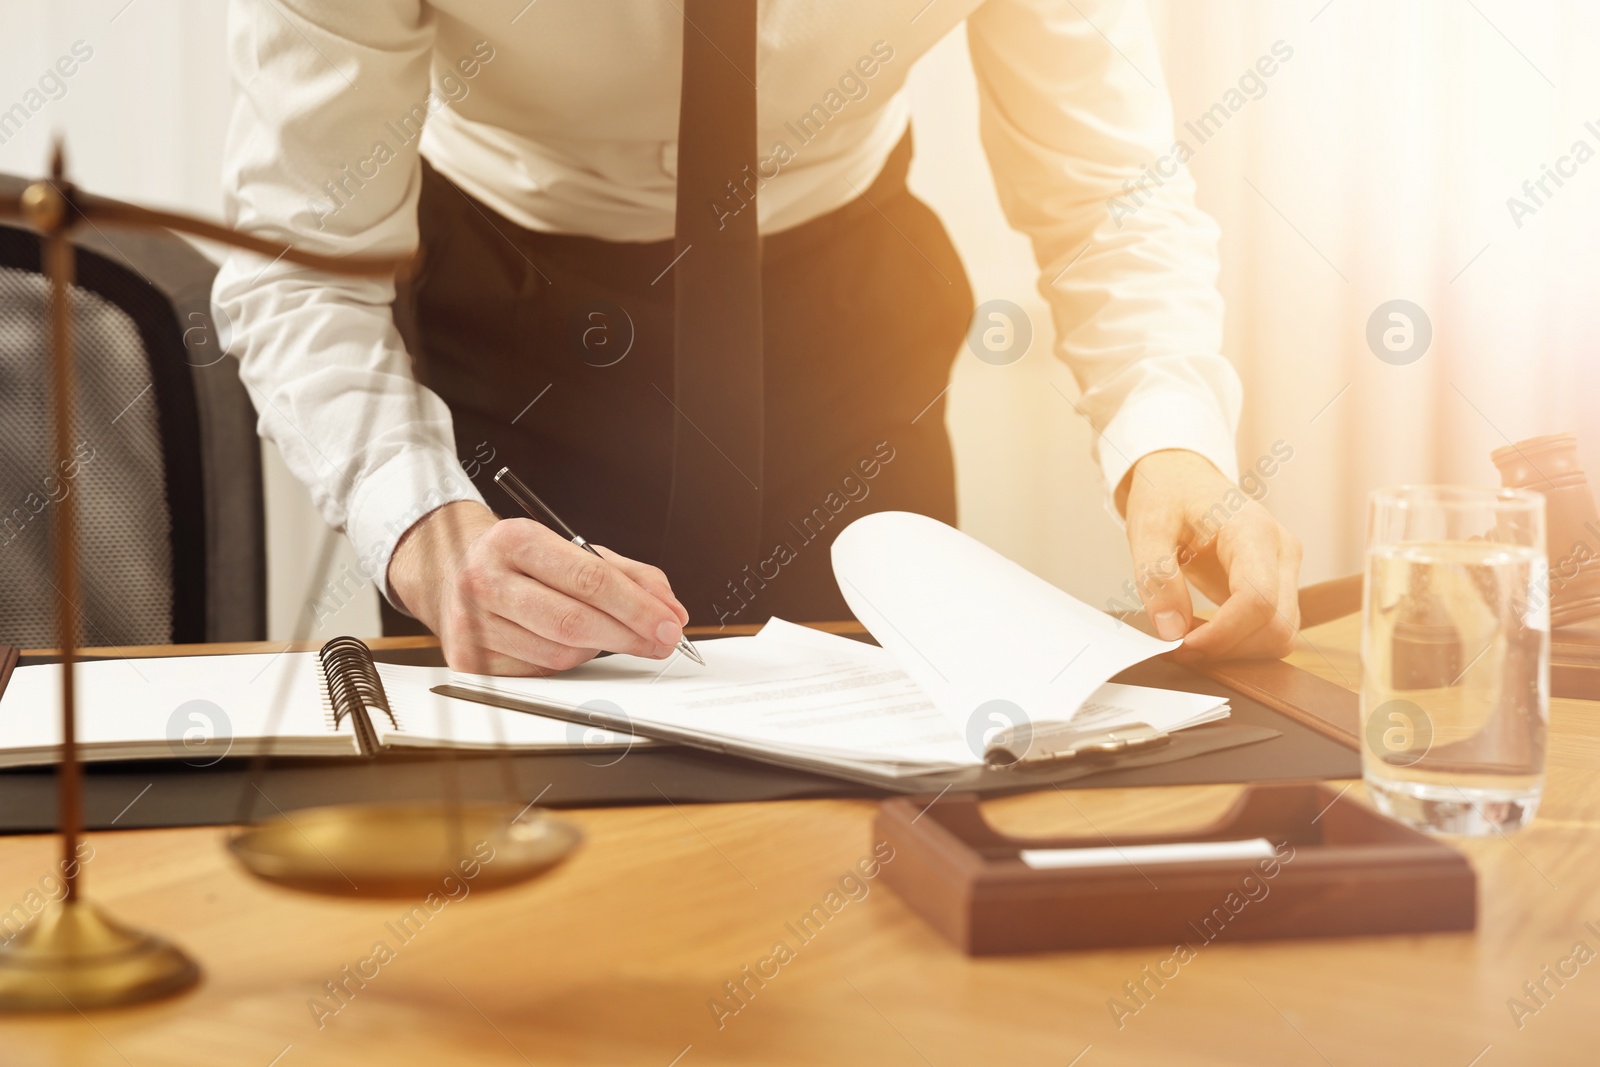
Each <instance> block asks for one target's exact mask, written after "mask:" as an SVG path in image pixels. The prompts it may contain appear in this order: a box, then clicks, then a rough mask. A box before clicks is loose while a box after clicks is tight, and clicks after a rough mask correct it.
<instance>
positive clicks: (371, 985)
mask: <svg viewBox="0 0 1600 1067" xmlns="http://www.w3.org/2000/svg"><path fill="white" fill-rule="evenodd" d="M1356 636H1357V635H1356V622H1355V620H1354V619H1347V620H1342V621H1340V622H1336V623H1330V624H1328V625H1326V626H1322V627H1318V628H1317V629H1315V630H1312V631H1310V632H1309V633H1308V634H1307V635H1306V639H1304V640H1302V643H1301V648H1300V650H1299V651H1298V652H1296V653H1295V656H1294V659H1295V661H1296V662H1298V663H1299V664H1300V665H1301V666H1303V667H1305V668H1307V669H1308V670H1311V671H1315V672H1318V673H1321V674H1323V675H1325V676H1327V677H1329V678H1332V679H1335V680H1339V679H1341V678H1342V679H1344V680H1346V681H1347V682H1354V681H1355V679H1356V678H1357V662H1356V655H1355V647H1356ZM1552 728H1553V738H1552V744H1551V748H1550V764H1549V784H1548V791H1547V793H1546V797H1545V805H1544V809H1543V811H1541V813H1540V815H1539V818H1538V820H1537V822H1536V824H1535V825H1534V827H1533V828H1532V829H1530V830H1528V831H1527V832H1524V833H1522V834H1520V835H1517V836H1515V837H1509V838H1498V837H1497V838H1493V839H1488V840H1475V841H1463V842H1459V843H1458V844H1459V847H1460V848H1462V849H1463V850H1464V851H1465V852H1466V853H1467V855H1468V856H1470V857H1471V860H1472V863H1473V866H1474V867H1475V868H1476V869H1477V872H1478V877H1479V880H1480V882H1479V896H1480V902H1481V916H1480V920H1479V928H1478V930H1477V932H1476V933H1473V934H1447V935H1430V936H1416V937H1390V938H1353V939H1344V940H1323V941H1288V942H1278V943H1253V944H1252V943H1245V942H1239V943H1234V944H1230V943H1229V942H1228V939H1227V936H1226V934H1224V935H1223V936H1222V937H1221V938H1219V939H1218V940H1217V941H1215V942H1213V943H1211V944H1209V945H1205V946H1203V947H1200V948H1199V950H1198V953H1197V955H1196V957H1195V958H1194V959H1192V960H1190V961H1189V962H1188V963H1186V964H1184V965H1183V966H1182V967H1181V969H1180V970H1179V972H1178V974H1177V976H1176V977H1175V978H1172V979H1170V980H1168V981H1166V982H1165V984H1164V985H1163V986H1161V987H1160V988H1155V987H1154V985H1153V984H1151V983H1147V988H1152V989H1155V991H1154V993H1153V995H1150V996H1148V997H1146V998H1145V999H1144V1004H1143V1006H1142V1007H1140V1008H1139V1010H1138V1011H1137V1013H1136V1014H1133V1015H1127V1014H1125V1013H1124V1015H1123V1018H1122V1020H1121V1024H1122V1025H1121V1026H1120V1027H1119V1025H1118V1024H1117V1022H1116V1021H1115V1019H1114V1016H1113V1012H1112V1010H1111V1008H1110V1007H1109V1006H1108V1002H1109V1001H1110V999H1111V998H1113V997H1122V998H1123V1001H1124V1003H1125V1004H1127V1005H1129V1006H1132V1004H1133V1002H1132V1001H1131V1000H1129V999H1128V998H1127V994H1126V990H1125V988H1124V983H1127V982H1133V981H1138V980H1141V979H1142V977H1143V969H1144V968H1145V967H1146V966H1150V967H1152V968H1153V967H1154V966H1155V965H1156V964H1157V963H1158V962H1159V961H1161V960H1163V959H1165V958H1166V957H1168V956H1169V955H1170V954H1171V953H1170V951H1168V950H1165V949H1157V948H1143V949H1130V950H1124V951H1108V952H1089V953H1079V954H1052V955H1044V956H1038V957H1033V958H1018V959H1004V960H992V959H991V960H978V961H974V960H969V959H966V958H964V957H963V956H961V955H960V954H959V953H957V952H955V951H954V950H952V949H951V948H950V947H949V946H948V945H946V944H945V943H944V942H943V941H941V940H940V939H939V938H938V937H937V936H936V935H935V934H934V933H933V932H932V931H931V930H929V929H928V928H927V927H925V926H924V925H923V924H922V923H921V921H920V920H919V919H918V918H917V917H916V916H915V915H913V914H911V913H910V912H909V911H908V910H907V909H906V908H905V907H904V906H903V905H902V904H901V903H900V901H899V900H898V899H896V898H895V897H894V895H893V894H892V893H891V892H890V891H889V890H888V889H887V888H886V887H884V886H882V885H880V884H876V883H868V885H869V887H870V891H869V892H868V894H867V895H866V896H865V897H864V898H862V899H860V900H859V901H854V902H851V903H849V904H848V905H847V906H846V907H845V908H844V909H843V910H841V911H840V912H839V913H838V914H837V915H836V916H834V917H833V919H832V920H831V921H829V923H828V924H827V926H826V927H825V929H824V930H823V931H822V933H821V934H820V935H818V936H817V937H816V939H815V940H813V941H811V942H810V943H809V944H805V945H803V946H802V947H800V948H799V949H798V951H797V953H796V954H795V957H794V958H793V959H791V960H790V961H789V962H787V963H786V964H784V965H783V966H782V967H781V969H780V970H779V971H778V973H777V975H776V977H774V978H772V979H770V980H767V981H766V982H765V985H764V986H763V987H761V988H756V987H755V983H754V982H753V981H752V982H750V983H749V985H748V988H750V989H753V990H754V992H753V994H751V995H749V996H748V999H747V1001H746V1003H745V1004H744V1006H743V1007H740V1008H739V1010H738V1012H737V1014H731V1015H730V1014H724V1016H723V1018H722V1020H721V1025H720V1026H719V1025H718V1022H717V1021H716V1019H715V1017H714V1013H713V1010H712V1009H711V1007H710V1004H711V1002H712V1000H713V998H721V999H722V1000H723V1001H724V1003H725V1004H726V1005H727V1006H728V1007H730V1008H731V1007H734V1006H737V1005H735V1004H734V1003H733V1002H731V1001H729V1000H728V999H727V993H726V989H725V986H724V983H726V982H729V981H734V982H738V981H741V980H743V978H744V974H743V968H744V967H745V966H746V965H751V966H754V965H755V964H756V963H757V961H758V960H761V959H762V958H764V957H767V956H768V955H770V953H771V951H772V948H773V945H774V943H775V942H777V941H778V940H779V939H780V938H784V939H788V940H791V941H792V940H793V938H792V937H790V936H789V935H788V933H787V931H786V929H785V924H786V923H789V922H791V921H793V920H795V919H797V918H798V917H799V916H800V915H802V914H803V913H805V912H807V911H808V910H810V908H811V906H812V905H813V904H815V903H818V902H819V901H820V900H821V899H822V897H823V896H824V895H825V894H826V893H827V892H828V891H829V889H830V888H833V887H834V886H835V885H836V884H837V882H838V881H839V879H840V878H841V877H842V876H843V875H845V874H846V873H847V872H849V871H851V870H852V868H853V867H854V866H855V864H856V862H857V861H858V860H859V859H861V858H863V857H865V856H867V855H868V854H869V853H870V852H871V849H872V842H871V840H870V839H869V827H870V823H871V818H872V814H873V805H872V804H871V803H869V802H865V801H796V802H786V803H771V804H727V805H706V806H691V805H680V806H672V805H661V806H658V807H649V808H632V809H622V810H616V809H612V810H591V811H577V812H571V813H569V814H568V816H567V817H569V818H572V819H574V820H576V821H577V822H578V823H580V824H581V825H582V827H583V830H584V832H585V833H586V834H587V836H588V844H587V846H586V847H585V848H584V849H583V850H582V852H581V853H580V854H579V855H578V856H577V857H576V858H575V859H574V860H573V861H572V862H571V863H570V864H569V865H568V866H567V867H566V868H565V869H563V870H562V871H560V872H559V873H558V874H556V875H554V876H552V877H551V878H550V879H548V880H547V881H543V882H538V883H534V884H532V885H529V886H526V887H524V888H521V889H517V890H511V891H508V892H505V893H501V894H498V895H491V894H483V895H480V896H469V897H468V898H466V899H465V900H462V901H461V902H459V903H452V904H449V905H448V906H446V907H445V908H443V909H442V910H441V911H440V912H439V913H438V914H437V915H435V916H433V917H432V918H431V919H430V920H429V921H428V923H427V924H426V925H425V926H424V927H423V928H422V929H421V930H420V932H418V933H416V934H415V935H414V936H413V937H412V939H411V940H410V941H409V942H407V943H400V942H399V940H398V939H397V938H396V937H394V935H393V934H392V933H391V932H390V930H389V928H388V927H386V925H385V924H386V923H391V922H393V921H394V920H396V919H398V918H399V917H400V915H401V914H402V913H404V912H405V911H407V910H408V909H407V907H405V906H402V905H399V904H396V903H370V904H368V903H338V902H329V901H326V900H322V899H317V898H312V897H305V896H298V895H295V894H292V893H288V892H283V891H279V890H275V889H272V888H269V887H267V886H264V885H261V884H260V883H257V882H254V881H252V880H250V879H249V878H247V877H246V876H245V875H244V874H242V873H241V872H240V870H239V869H238V868H237V867H235V866H234V865H233V863H232V862H231V861H230V860H229V858H228V856H227V854H226V853H225V852H224V851H223V847H222V845H223V840H224V838H225V836H226V833H225V832H224V831H222V830H220V829H216V828H208V829H189V830H143V831H130V832H120V833H96V834H92V835H90V840H91V841H92V843H93V845H94V849H95V855H94V859H93V860H92V862H90V863H89V864H88V865H87V867H86V875H85V877H86V885H87V888H88V890H89V892H90V893H91V894H92V895H93V896H94V897H95V898H96V899H98V900H99V901H100V902H102V903H104V904H106V905H108V906H109V907H110V908H111V909H112V911H113V913H114V914H116V915H117V916H119V917H122V918H124V919H126V920H128V921H130V922H133V923H136V924H140V925H144V926H148V927H150V928H152V929H155V930H158V931H162V932H165V933H167V934H169V935H171V936H173V937H175V938H177V939H178V940H179V941H181V943H182V944H183V945H185V946H186V947H187V948H188V949H189V950H190V951H191V952H192V953H193V954H194V955H195V956H196V957H197V958H198V959H199V960H200V961H201V964H202V966H203V967H204V968H205V981H204V984H203V985H202V986H201V987H200V988H199V989H198V990H197V991H196V992H194V993H193V994H191V995H188V996H185V997H182V998H179V999H177V1000H174V1001H170V1002H167V1003H162V1004H157V1005H153V1006H147V1007H142V1008H137V1009H129V1010H122V1011H115V1012H104V1013H95V1014H93V1015H90V1016H84V1015H79V1014H66V1015H61V1016H54V1017H45V1018H28V1019H22V1020H11V1021H4V1022H0V1063H3V1064H6V1065H13V1064H62V1065H69V1064H70V1065H74V1067H78V1065H82V1067H94V1065H102V1064H104V1065H114V1067H127V1065H134V1067H144V1065H147V1064H194V1065H206V1067H212V1065H217V1064H246V1065H253V1067H268V1065H274V1064H275V1065H279V1067H302V1065H310V1064H369V1063H370V1064H383V1065H386V1067H400V1065H404V1064H419V1065H429V1067H432V1065H437V1064H445V1063H451V1064H453V1063H472V1064H486V1065H489V1064H512V1065H516V1064H539V1065H544V1064H607V1065H632V1064H640V1065H644V1067H672V1065H674V1064H676V1065H679V1067H702V1065H706V1064H805V1065H808V1067H809V1065H820V1064H875V1065H876V1064H884V1065H897V1064H905V1065H917V1064H930V1065H936V1067H946V1065H956V1064H1003V1065H1014V1064H1052V1065H1057V1067H1068V1065H1073V1064H1076V1065H1080V1067H1100V1065H1102V1064H1135V1063H1137V1064H1144V1063H1148V1064H1173V1063H1195V1064H1216V1065H1219V1067H1234V1065H1239V1064H1274V1065H1276V1064H1321V1063H1329V1064H1337V1065H1341V1067H1342V1065H1345V1064H1352V1065H1354V1064H1390V1063H1392V1064H1404V1065H1406V1067H1413V1065H1423V1064H1441V1065H1446V1067H1469V1065H1481V1067H1494V1065H1501V1064H1566V1063H1570V1064H1592V1063H1596V1062H1600V958H1596V959H1594V960H1593V961H1591V962H1588V963H1587V965H1583V966H1578V967H1577V973H1576V975H1575V976H1573V977H1569V978H1564V979H1562V981H1563V982H1564V985H1563V986H1561V987H1558V986H1557V985H1556V982H1555V981H1553V980H1550V979H1548V978H1544V976H1543V974H1542V969H1543V968H1545V967H1546V966H1549V967H1550V968H1552V971H1554V969H1555V968H1556V967H1557V966H1558V965H1561V966H1564V967H1565V968H1566V970H1567V971H1568V973H1569V974H1570V973H1571V972H1572V969H1573V967H1574V966H1575V964H1573V963H1566V964H1561V961H1563V960H1565V959H1567V958H1568V957H1569V956H1571V955H1572V953H1573V948H1574V945H1575V944H1576V943H1578V942H1582V943H1584V944H1585V945H1587V946H1588V948H1589V949H1593V950H1595V951H1596V952H1600V878H1597V875H1600V835H1597V832H1596V831H1597V828H1600V780H1597V775H1596V773H1595V772H1596V767H1597V765H1600V705H1597V704H1592V703H1581V702H1576V701H1556V702H1554V705H1553V707H1552ZM1235 794H1236V789H1235V788H1234V787H1215V786H1213V787H1195V788H1164V789H1140V790H1126V789H1122V790H1071V791H1070V792H1068V793H1063V792H1058V791H1055V790H1048V791H1046V792H1044V793H1041V794H1035V795H1030V796H1025V797H1016V798H1010V799H1006V800H1000V801H996V802H994V803H992V804H990V805H989V806H988V812H989V815H990V817H991V818H992V819H993V820H994V821H995V822H996V823H997V824H998V825H1000V826H1001V827H1002V828H1004V829H1007V830H1012V831H1019V832H1039V833H1047V832H1064V833H1093V832H1095V830H1096V829H1099V830H1110V829H1112V828H1122V827H1142V828H1154V827H1176V826H1185V825H1193V824H1197V823H1200V822H1203V821H1205V820H1207V819H1209V818H1212V817H1214V816H1215V815H1217V814H1218V813H1220V812H1221V811H1222V809H1223V808H1225V807H1226V806H1227V804H1228V803H1229V801H1230V800H1231V799H1232V798H1233V796H1234V795H1235ZM1361 802H1364V801H1363V797H1362V788H1361V786H1360V785H1359V784H1356V785H1354V786H1353V787H1352V788H1351V789H1350V791H1349V793H1348V794H1347V795H1346V796H1345V797H1344V799H1343V800H1341V801H1340V803H1361ZM53 859H54V844H53V842H52V840H51V839H50V838H48V837H28V838H12V839H7V840H4V841H0V907H8V906H9V904H10V901H11V900H12V899H13V898H20V897H21V895H22V894H23V893H25V892H26V891H27V890H28V889H29V888H30V887H34V886H37V885H38V883H39V880H40V878H41V876H43V875H44V874H45V873H46V872H47V871H48V870H49V869H50V865H51V863H52V862H53ZM1586 922H1593V923H1594V928H1593V929H1591V928H1588V927H1586V926H1585V923H1586ZM379 940H384V941H387V942H389V943H390V945H391V947H393V948H394V949H395V951H394V958H393V959H391V960H389V961H388V962H387V963H384V964H382V965H381V966H380V967H378V969H377V974H376V977H374V978H372V979H371V980H370V981H367V982H366V983H365V987H364V988H357V987H356V986H355V984H354V983H353V982H351V983H349V987H350V988H351V989H354V995H353V996H352V997H350V999H349V1000H348V1002H347V1003H345V1004H344V1005H343V1006H342V1007H340V1008H339V1010H338V1012H337V1013H336V1014H332V1015H328V1014H327V1013H326V1012H324V1013H322V1018H321V1020H320V1022H321V1025H320V1027H319V1024H318V1018H317V1015H318V1013H316V1012H314V1011H313V1009H312V1007H311V1006H310V1005H311V1004H312V1003H323V1004H332V1003H333V1002H331V1001H328V1000H327V999H326V997H325V992H326V991H325V987H324V983H326V982H330V981H335V982H337V981H340V980H341V979H342V974H341V972H342V969H343V968H344V967H346V966H347V965H354V964H356V963H358V962H359V961H361V960H363V959H365V958H367V957H370V956H371V955H372V954H373V948H374V944H375V942H377V941H379ZM1583 955H1584V956H1585V958H1586V959H1587V958H1588V954H1587V953H1585V954H1583ZM1169 970H1170V968H1169ZM367 973H369V974H370V973H372V969H371V967H370V966H369V967H368V968H367ZM769 973H770V968H769ZM1540 980H1543V981H1544V983H1545V985H1546V986H1547V988H1548V989H1549V990H1550V992H1551V995H1550V996H1548V997H1545V996H1544V995H1543V994H1541V1000H1542V1001H1543V1002H1544V1003H1543V1006H1541V1007H1539V1009H1538V1011H1537V1012H1536V1013H1533V1014H1524V1015H1523V1017H1522V1018H1521V1020H1520V1021H1521V1026H1520V1027H1519V1025H1518V1022H1517V1021H1516V1020H1514V1019H1513V1016H1512V1013H1511V1011H1510V1010H1509V1008H1508V1006H1507V1002H1508V1000H1509V999H1510V998H1513V997H1521V998H1522V1000H1523V1002H1524V1003H1525V1004H1528V1006H1529V1007H1534V1006H1537V1005H1536V1002H1534V1001H1532V1000H1530V999H1529V998H1528V996H1527V994H1526V991H1525V990H1524V989H1523V983H1524V982H1527V981H1535V982H1538V981H1540Z"/></svg>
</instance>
